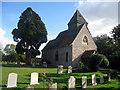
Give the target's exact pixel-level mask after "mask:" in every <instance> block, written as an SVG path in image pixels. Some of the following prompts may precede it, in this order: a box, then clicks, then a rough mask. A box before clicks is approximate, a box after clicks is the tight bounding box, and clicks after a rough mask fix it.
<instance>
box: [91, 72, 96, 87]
mask: <svg viewBox="0 0 120 90" xmlns="http://www.w3.org/2000/svg"><path fill="white" fill-rule="evenodd" d="M92 85H97V83H96V75H95V74H93V75H92Z"/></svg>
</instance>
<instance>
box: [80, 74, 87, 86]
mask: <svg viewBox="0 0 120 90" xmlns="http://www.w3.org/2000/svg"><path fill="white" fill-rule="evenodd" d="M81 87H82V88H87V76H82V86H81Z"/></svg>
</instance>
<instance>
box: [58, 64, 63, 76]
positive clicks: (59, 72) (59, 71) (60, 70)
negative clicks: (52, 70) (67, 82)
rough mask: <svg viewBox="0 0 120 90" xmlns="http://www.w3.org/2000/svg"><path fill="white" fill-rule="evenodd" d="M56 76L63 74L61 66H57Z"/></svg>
mask: <svg viewBox="0 0 120 90" xmlns="http://www.w3.org/2000/svg"><path fill="white" fill-rule="evenodd" d="M57 73H58V74H62V73H63V65H59V66H58V71H57Z"/></svg>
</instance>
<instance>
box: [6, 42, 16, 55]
mask: <svg viewBox="0 0 120 90" xmlns="http://www.w3.org/2000/svg"><path fill="white" fill-rule="evenodd" d="M15 48H16V46H15V45H14V44H7V45H6V46H5V48H4V52H5V53H6V54H7V55H9V54H11V53H16V51H15Z"/></svg>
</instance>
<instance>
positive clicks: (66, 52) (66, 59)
mask: <svg viewBox="0 0 120 90" xmlns="http://www.w3.org/2000/svg"><path fill="white" fill-rule="evenodd" d="M66 62H68V52H66Z"/></svg>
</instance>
